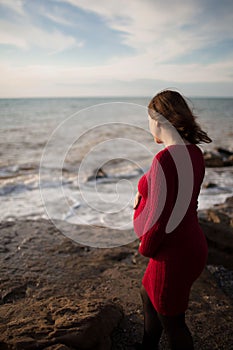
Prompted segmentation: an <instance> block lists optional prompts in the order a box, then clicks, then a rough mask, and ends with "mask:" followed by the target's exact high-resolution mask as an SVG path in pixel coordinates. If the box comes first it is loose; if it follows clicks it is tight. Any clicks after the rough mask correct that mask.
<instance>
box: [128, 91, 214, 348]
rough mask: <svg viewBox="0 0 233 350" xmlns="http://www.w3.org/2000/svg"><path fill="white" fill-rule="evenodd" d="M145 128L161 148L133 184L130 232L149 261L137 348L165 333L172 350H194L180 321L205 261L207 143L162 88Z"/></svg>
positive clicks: (154, 343) (179, 100)
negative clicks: (202, 207)
mask: <svg viewBox="0 0 233 350" xmlns="http://www.w3.org/2000/svg"><path fill="white" fill-rule="evenodd" d="M148 112H149V116H148V118H149V126H150V131H151V133H152V135H153V137H154V140H155V142H157V143H163V144H164V145H165V148H164V149H163V150H162V151H160V152H159V153H158V154H156V156H155V157H154V159H153V162H152V165H151V167H150V169H149V171H148V172H147V173H146V174H144V175H143V176H142V177H141V179H140V180H139V183H138V192H137V194H136V197H135V200H134V209H135V211H134V230H135V232H136V234H137V235H138V237H139V239H140V241H141V242H140V245H139V252H140V253H141V254H142V255H144V256H146V257H149V258H150V260H149V263H148V266H147V269H146V271H145V274H144V277H143V280H142V287H141V297H142V302H143V310H144V335H143V341H142V344H137V345H136V348H137V349H146V350H150V349H153V350H155V349H156V348H157V349H158V343H159V340H160V337H161V334H162V330H163V329H164V330H165V332H166V333H167V336H168V340H169V344H170V347H171V349H179V350H181V349H185V350H189V349H193V340H192V336H191V333H190V331H189V329H188V327H187V325H186V323H185V311H186V310H187V308H188V300H189V294H190V289H191V286H192V284H193V282H194V281H195V280H196V279H197V278H198V276H199V275H200V274H201V272H202V270H203V269H204V266H205V264H206V259H207V243H206V239H205V236H204V234H203V232H202V230H201V228H200V226H199V223H198V218H197V203H198V202H197V199H198V195H199V192H200V187H201V184H202V181H203V178H204V172H205V168H204V160H203V155H202V152H201V150H200V149H199V147H198V146H197V145H196V144H198V143H201V142H206V143H209V142H211V139H210V138H209V137H208V136H207V134H206V133H205V132H204V131H203V130H201V128H200V126H199V125H198V124H197V123H196V120H195V117H194V115H193V114H192V112H191V110H190V108H189V107H188V104H187V103H186V101H185V99H184V98H183V97H182V96H181V95H180V94H179V93H178V92H176V91H171V90H165V91H162V92H160V93H159V94H157V95H156V96H155V97H154V98H153V99H152V100H151V102H150V103H149V106H148Z"/></svg>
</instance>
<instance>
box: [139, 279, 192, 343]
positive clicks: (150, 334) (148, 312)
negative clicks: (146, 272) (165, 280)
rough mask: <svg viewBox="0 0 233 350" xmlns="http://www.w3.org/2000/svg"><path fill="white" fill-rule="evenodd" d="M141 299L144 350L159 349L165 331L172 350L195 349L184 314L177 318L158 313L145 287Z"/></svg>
mask: <svg viewBox="0 0 233 350" xmlns="http://www.w3.org/2000/svg"><path fill="white" fill-rule="evenodd" d="M141 298H142V303H143V311H144V335H143V342H142V346H143V347H142V348H143V349H145V350H156V349H158V344H159V340H160V337H161V335H162V331H163V329H164V331H165V332H166V334H167V337H168V341H169V345H170V348H171V350H183V349H185V350H193V349H194V347H193V340H192V335H191V333H190V331H189V329H188V327H187V325H186V323H185V314H184V313H183V314H179V315H176V316H163V315H161V314H159V313H157V311H156V310H155V308H154V306H153V305H152V303H151V301H150V299H149V297H148V295H147V292H146V290H145V288H144V287H143V285H142V287H141Z"/></svg>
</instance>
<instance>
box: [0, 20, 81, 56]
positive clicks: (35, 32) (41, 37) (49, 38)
mask: <svg viewBox="0 0 233 350" xmlns="http://www.w3.org/2000/svg"><path fill="white" fill-rule="evenodd" d="M0 28H1V31H0V44H8V45H13V46H16V47H18V48H20V49H27V50H29V49H30V48H33V47H38V48H41V49H43V50H47V52H48V53H49V54H53V53H55V52H60V51H63V50H65V49H68V48H70V47H74V46H76V47H81V46H82V45H83V42H82V41H79V42H78V41H77V40H76V38H74V37H72V36H70V35H65V34H63V33H61V32H60V31H58V30H53V31H51V32H48V31H45V30H43V29H41V28H38V27H35V26H33V25H32V24H30V23H29V22H25V23H24V24H23V23H21V24H20V25H19V24H17V23H12V22H10V21H5V20H0Z"/></svg>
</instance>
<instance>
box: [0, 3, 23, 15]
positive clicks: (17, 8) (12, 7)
mask: <svg viewBox="0 0 233 350" xmlns="http://www.w3.org/2000/svg"><path fill="white" fill-rule="evenodd" d="M24 2H25V1H22V0H0V5H1V6H4V7H7V8H9V9H10V10H13V11H15V12H17V13H18V14H20V15H24V9H23V7H24Z"/></svg>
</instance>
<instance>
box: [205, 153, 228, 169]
mask: <svg viewBox="0 0 233 350" xmlns="http://www.w3.org/2000/svg"><path fill="white" fill-rule="evenodd" d="M204 160H205V166H206V167H210V168H212V167H222V166H223V165H224V162H223V159H222V157H221V155H219V154H217V153H214V152H204Z"/></svg>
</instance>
